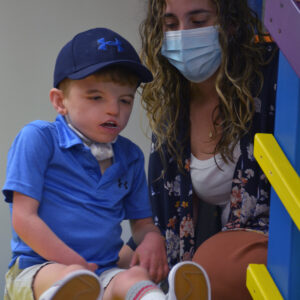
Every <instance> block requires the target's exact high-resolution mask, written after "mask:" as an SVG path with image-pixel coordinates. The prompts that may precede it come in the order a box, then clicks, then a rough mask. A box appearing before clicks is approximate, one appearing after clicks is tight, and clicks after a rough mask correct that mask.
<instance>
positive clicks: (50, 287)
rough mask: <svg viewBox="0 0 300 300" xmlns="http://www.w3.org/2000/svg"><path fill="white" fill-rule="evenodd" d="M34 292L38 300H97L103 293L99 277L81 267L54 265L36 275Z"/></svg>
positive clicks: (44, 268) (47, 266) (46, 267)
mask: <svg viewBox="0 0 300 300" xmlns="http://www.w3.org/2000/svg"><path fill="white" fill-rule="evenodd" d="M33 291H34V295H35V299H36V300H38V299H42V300H44V299H45V300H48V299H53V300H60V299H62V300H63V299H70V300H71V299H77V300H85V299H88V300H96V299H98V297H99V295H100V293H101V286H100V282H99V280H98V277H97V276H96V275H95V274H94V273H93V272H91V271H88V270H86V269H84V268H83V267H82V266H80V265H70V266H65V265H61V264H56V263H53V264H49V265H46V266H45V267H43V268H42V269H40V270H39V272H38V273H37V274H36V277H35V279H34V282H33Z"/></svg>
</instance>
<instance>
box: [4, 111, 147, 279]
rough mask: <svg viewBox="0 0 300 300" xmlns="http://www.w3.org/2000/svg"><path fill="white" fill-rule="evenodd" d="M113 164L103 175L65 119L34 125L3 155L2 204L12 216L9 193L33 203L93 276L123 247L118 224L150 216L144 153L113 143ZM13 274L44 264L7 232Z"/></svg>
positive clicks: (125, 142)
mask: <svg viewBox="0 0 300 300" xmlns="http://www.w3.org/2000/svg"><path fill="white" fill-rule="evenodd" d="M113 150H114V163H113V164H112V165H111V166H110V167H109V168H108V169H107V170H106V171H105V173H104V174H103V175H102V174H101V171H100V167H99V164H98V162H97V160H96V159H95V157H94V156H93V155H92V153H91V151H90V149H89V148H88V147H86V146H85V145H84V144H83V142H82V141H81V139H80V138H79V137H78V136H77V135H76V134H75V133H74V132H73V131H72V130H71V129H70V128H69V127H68V125H67V124H66V122H65V120H64V118H63V117H62V116H58V117H57V118H56V121H55V122H53V123H51V122H46V121H34V122H32V123H30V124H28V125H26V126H25V127H24V128H23V129H22V130H21V132H20V133H19V134H18V136H17V137H16V139H15V141H14V142H13V145H12V146H11V148H10V150H9V153H8V161H7V177H6V182H5V185H4V187H3V193H4V195H5V201H6V202H9V203H10V207H11V208H12V204H11V202H12V195H13V191H17V192H20V193H22V194H24V195H27V196H29V197H31V198H34V199H36V200H37V201H38V202H39V210H38V214H39V216H40V217H41V219H42V220H44V222H45V223H46V224H47V225H48V226H49V227H50V228H51V229H52V230H53V232H54V233H55V234H56V235H57V236H58V237H59V238H60V239H61V240H63V241H64V242H65V243H66V244H67V245H68V246H70V247H71V248H72V249H74V250H75V251H77V252H78V253H79V254H80V255H81V256H83V257H84V258H85V259H86V260H87V261H88V262H94V263H96V264H97V265H98V266H99V269H98V270H97V273H98V274H100V273H101V272H102V271H104V270H106V269H109V268H111V267H114V266H115V264H116V261H117V259H118V253H119V250H120V248H121V247H122V245H123V241H122V240H121V232H122V229H121V226H120V223H121V221H122V220H124V219H140V218H146V217H150V216H152V211H151V207H150V204H149V199H148V190H147V185H146V178H145V171H144V156H143V153H142V151H141V150H140V149H139V148H138V147H137V146H136V145H135V144H134V143H132V142H131V141H129V140H128V139H126V138H124V137H121V136H119V137H118V139H117V141H116V143H114V144H113ZM11 248H12V254H13V258H12V261H11V263H10V266H12V265H13V264H14V262H15V260H16V259H17V258H18V257H19V267H20V268H21V269H23V268H26V267H29V266H31V265H34V264H39V263H42V262H44V261H45V260H44V259H43V258H42V257H40V256H39V255H38V254H37V253H35V252H34V251H33V250H32V249H31V248H30V247H29V246H27V245H26V244H25V243H24V242H23V241H22V240H21V239H20V238H19V237H18V235H17V234H16V233H15V232H14V231H13V238H12V242H11Z"/></svg>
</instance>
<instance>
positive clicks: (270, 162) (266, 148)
mask: <svg viewBox="0 0 300 300" xmlns="http://www.w3.org/2000/svg"><path fill="white" fill-rule="evenodd" d="M254 156H255V158H256V160H257V162H258V163H259V165H260V167H261V168H262V170H263V171H264V173H265V175H266V176H267V178H268V179H269V181H270V183H271V185H272V187H273V188H274V190H275V191H276V193H277V195H278V197H279V198H280V200H281V202H282V203H283V205H284V206H285V208H286V209H287V211H288V213H289V215H290V216H291V218H292V219H293V221H294V223H295V224H296V226H297V227H298V229H299V230H300V177H299V176H298V174H297V172H296V171H295V170H294V168H293V167H292V165H291V164H290V162H289V161H288V159H287V158H286V156H285V154H284V153H283V151H282V150H281V148H280V146H279V145H278V143H277V141H276V139H275V137H274V136H273V135H272V134H267V133H258V134H256V135H255V139H254Z"/></svg>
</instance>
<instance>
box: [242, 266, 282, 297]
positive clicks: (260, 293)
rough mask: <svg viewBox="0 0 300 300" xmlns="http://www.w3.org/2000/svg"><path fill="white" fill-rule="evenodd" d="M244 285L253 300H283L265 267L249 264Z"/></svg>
mask: <svg viewBox="0 0 300 300" xmlns="http://www.w3.org/2000/svg"><path fill="white" fill-rule="evenodd" d="M246 284H247V288H248V290H249V292H250V294H251V296H252V298H253V299H255V300H283V297H282V296H281V294H280V292H279V290H278V288H277V286H276V285H275V283H274V281H273V279H272V277H271V275H270V273H269V272H268V270H267V268H266V266H265V265H257V264H250V265H249V266H248V269H247V281H246Z"/></svg>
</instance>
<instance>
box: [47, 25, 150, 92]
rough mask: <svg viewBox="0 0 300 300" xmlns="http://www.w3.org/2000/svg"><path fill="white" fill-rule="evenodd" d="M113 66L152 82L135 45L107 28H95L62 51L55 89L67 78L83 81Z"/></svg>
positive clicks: (58, 57) (59, 56)
mask: <svg viewBox="0 0 300 300" xmlns="http://www.w3.org/2000/svg"><path fill="white" fill-rule="evenodd" d="M112 65H120V66H124V67H126V68H128V70H130V71H132V72H133V73H135V74H136V75H137V76H138V78H139V79H140V82H150V81H152V80H153V77H152V74H151V72H150V71H149V70H148V69H147V68H146V67H145V66H144V65H143V64H142V63H141V61H140V58H139V56H138V54H137V52H136V51H135V49H134V48H133V47H132V45H131V44H130V43H129V42H128V41H127V40H126V39H124V38H123V37H122V36H121V35H119V34H118V33H116V32H114V31H112V30H110V29H107V28H93V29H89V30H87V31H84V32H81V33H79V34H77V35H76V36H75V37H74V38H73V39H72V40H71V41H70V42H68V43H67V44H66V45H65V46H64V47H63V48H62V49H61V50H60V52H59V54H58V56H57V59H56V63H55V69H54V82H53V85H54V87H56V88H57V87H58V85H59V83H60V82H61V81H62V80H63V79H65V78H70V79H74V80H75V79H83V78H85V77H87V76H89V75H92V74H93V73H95V72H97V71H99V70H101V69H103V68H105V67H108V66H112Z"/></svg>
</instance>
